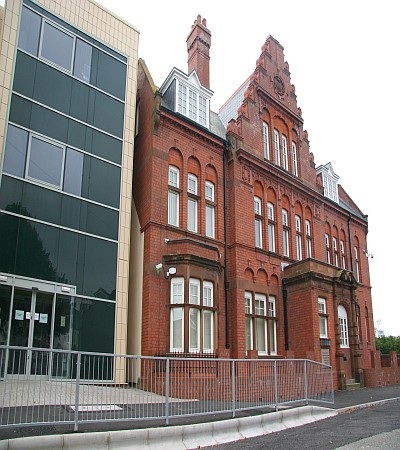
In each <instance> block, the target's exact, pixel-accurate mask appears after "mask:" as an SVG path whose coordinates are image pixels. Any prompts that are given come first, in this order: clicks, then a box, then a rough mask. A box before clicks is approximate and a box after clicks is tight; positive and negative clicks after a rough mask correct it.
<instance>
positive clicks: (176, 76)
mask: <svg viewBox="0 0 400 450" xmlns="http://www.w3.org/2000/svg"><path fill="white" fill-rule="evenodd" d="M160 91H161V93H162V95H163V100H162V102H163V104H164V106H166V107H167V108H169V109H171V110H173V111H176V112H178V113H179V114H182V115H184V116H186V117H187V118H189V119H190V120H193V121H194V122H197V123H198V124H200V125H202V126H203V127H207V128H208V127H209V121H210V119H209V117H210V98H211V96H212V91H210V90H209V89H207V88H205V87H204V86H202V85H201V84H200V81H199V78H198V76H197V74H196V72H195V71H193V72H192V73H191V74H190V75H189V76H188V75H186V74H184V73H183V72H181V71H180V70H178V69H176V68H175V69H173V70H172V72H171V73H170V74H169V76H168V78H167V79H166V80H165V82H164V84H163V86H162V87H161V88H160Z"/></svg>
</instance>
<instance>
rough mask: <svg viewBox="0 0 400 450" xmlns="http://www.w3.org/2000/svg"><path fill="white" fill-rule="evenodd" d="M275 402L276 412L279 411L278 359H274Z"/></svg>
mask: <svg viewBox="0 0 400 450" xmlns="http://www.w3.org/2000/svg"><path fill="white" fill-rule="evenodd" d="M274 401H275V411H278V369H277V367H276V359H274Z"/></svg>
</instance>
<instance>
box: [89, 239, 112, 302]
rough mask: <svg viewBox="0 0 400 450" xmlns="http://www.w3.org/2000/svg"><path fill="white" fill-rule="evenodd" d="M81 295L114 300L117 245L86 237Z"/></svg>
mask: <svg viewBox="0 0 400 450" xmlns="http://www.w3.org/2000/svg"><path fill="white" fill-rule="evenodd" d="M85 241H86V242H85V244H86V245H85V262H84V274H83V276H84V279H83V283H84V285H83V294H84V295H88V296H90V297H99V298H106V299H109V300H115V289H116V278H117V244H116V243H113V242H108V241H103V240H101V239H96V238H92V237H89V236H87V237H86V239H85Z"/></svg>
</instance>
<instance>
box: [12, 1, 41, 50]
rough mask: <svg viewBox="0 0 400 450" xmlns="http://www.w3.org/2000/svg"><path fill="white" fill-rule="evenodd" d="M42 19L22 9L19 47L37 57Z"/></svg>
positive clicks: (26, 9) (28, 10)
mask: <svg viewBox="0 0 400 450" xmlns="http://www.w3.org/2000/svg"><path fill="white" fill-rule="evenodd" d="M40 23H41V17H40V16H39V15H38V14H36V13H34V12H33V11H31V10H30V9H28V8H25V7H22V15H21V25H20V29H19V39H18V47H19V48H22V49H23V50H25V51H26V52H28V53H31V54H32V55H35V56H37V54H38V47H39V36H40Z"/></svg>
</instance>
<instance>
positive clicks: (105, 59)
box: [95, 50, 126, 100]
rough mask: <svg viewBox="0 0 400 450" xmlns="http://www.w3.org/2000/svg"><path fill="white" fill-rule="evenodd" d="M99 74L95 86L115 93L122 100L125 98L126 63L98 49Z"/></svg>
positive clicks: (112, 93)
mask: <svg viewBox="0 0 400 450" xmlns="http://www.w3.org/2000/svg"><path fill="white" fill-rule="evenodd" d="M97 52H98V60H97V68H96V69H97V76H96V82H95V86H97V87H98V88H100V89H101V90H103V91H105V92H108V93H109V94H111V95H114V96H115V97H117V98H120V99H121V100H124V99H125V83H126V65H125V64H123V63H121V62H120V61H117V60H116V59H115V58H113V57H111V56H110V55H108V54H107V53H104V52H102V51H99V50H97Z"/></svg>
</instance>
